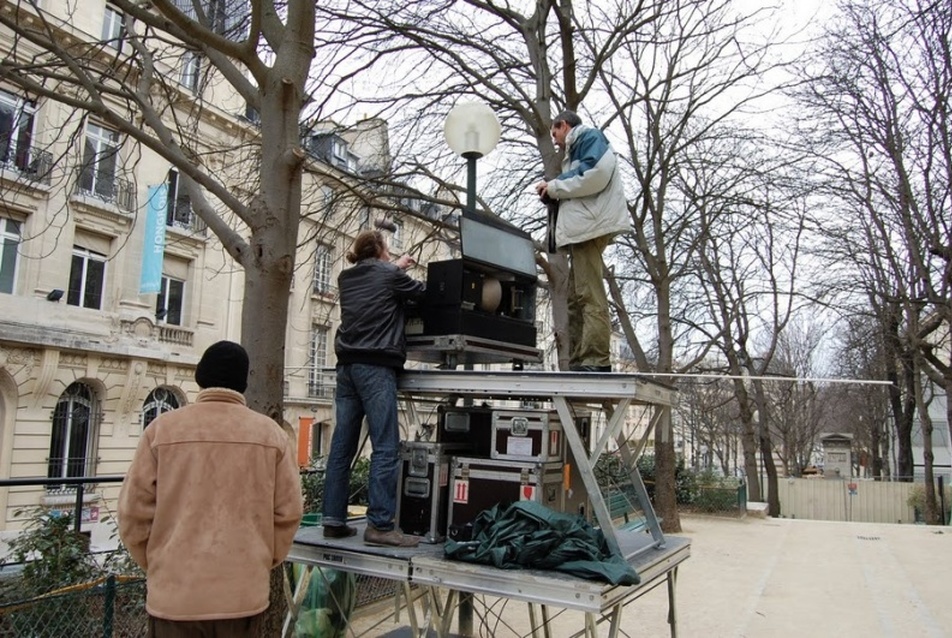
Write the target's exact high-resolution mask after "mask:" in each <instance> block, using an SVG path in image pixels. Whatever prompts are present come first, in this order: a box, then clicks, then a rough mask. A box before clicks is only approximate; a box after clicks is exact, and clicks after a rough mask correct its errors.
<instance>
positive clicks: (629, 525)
mask: <svg viewBox="0 0 952 638" xmlns="http://www.w3.org/2000/svg"><path fill="white" fill-rule="evenodd" d="M605 504H606V505H607V506H608V513H609V515H610V516H611V519H612V521H617V520H618V519H624V520H623V522H622V523H621V524H620V525H618V527H617V529H621V530H625V531H627V532H637V531H640V530H642V529H644V528H645V527H646V526H647V525H648V519H646V518H645V516H644V513H643V512H642V511H641V510H640V509H638V508H636V507H635V506H634V505H633V503H632V499H630V498H628V496H627V495H626V494H625V493H624V492H622V491H621V490H612V491H611V492H609V494H608V497H607V498H606V499H605ZM633 514H638V516H633Z"/></svg>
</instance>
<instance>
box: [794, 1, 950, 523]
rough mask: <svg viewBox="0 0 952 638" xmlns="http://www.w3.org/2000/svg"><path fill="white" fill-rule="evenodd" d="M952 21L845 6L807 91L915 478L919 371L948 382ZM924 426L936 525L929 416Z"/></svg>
mask: <svg viewBox="0 0 952 638" xmlns="http://www.w3.org/2000/svg"><path fill="white" fill-rule="evenodd" d="M950 25H952V8H950V7H949V6H948V5H947V4H946V3H927V2H920V1H918V0H908V1H904V2H898V3H891V4H882V3H871V2H862V1H857V2H848V3H845V4H844V5H843V6H842V16H841V18H840V20H839V22H838V23H837V24H836V25H835V26H834V27H832V28H831V29H830V30H829V33H828V34H827V36H826V37H825V38H824V41H823V46H822V47H821V48H820V51H819V53H818V57H817V59H816V61H815V63H814V65H813V66H812V67H811V70H810V72H809V73H808V80H809V83H808V85H807V86H806V90H805V91H804V92H803V94H802V95H803V98H804V104H806V105H808V106H809V107H810V108H811V111H810V112H811V114H815V116H816V117H817V121H818V123H819V125H820V126H821V127H822V129H821V130H820V131H817V133H816V135H815V136H814V138H813V141H814V143H815V144H817V147H818V148H822V149H823V154H824V155H825V156H826V158H827V160H828V161H827V167H828V169H827V170H828V175H829V179H830V184H831V186H832V187H833V188H834V192H835V193H836V194H837V195H838V196H839V198H840V201H841V202H842V203H843V207H842V209H843V210H844V211H846V213H847V214H848V215H850V216H851V217H852V218H853V219H855V221H856V222H858V225H859V228H860V229H861V235H860V237H861V239H862V247H863V250H862V251H860V252H859V253H858V254H855V255H853V257H854V259H855V262H854V263H856V264H857V265H858V267H859V268H860V270H861V272H862V273H863V275H864V277H863V281H864V282H865V284H866V287H865V289H860V290H858V291H857V292H858V293H860V294H864V295H866V296H868V297H869V303H870V304H871V305H872V307H873V308H874V309H875V310H876V314H877V317H878V318H879V322H878V325H880V326H881V327H882V335H883V340H884V342H885V345H886V348H887V351H888V352H891V353H892V361H893V362H895V363H894V364H893V366H894V367H893V370H892V371H891V372H890V373H889V375H890V376H889V378H891V379H892V380H894V381H895V382H896V385H895V387H894V389H893V400H892V401H893V406H894V407H893V410H894V415H895V418H896V424H897V433H898V441H897V443H898V448H899V449H898V453H899V454H898V456H899V465H898V468H897V471H898V473H899V474H900V475H906V476H910V477H911V475H912V473H913V472H912V471H913V466H912V455H911V443H910V433H911V429H912V422H913V416H912V415H913V410H918V411H919V413H920V414H922V413H923V412H924V411H926V410H927V406H926V405H924V404H923V403H922V396H923V395H922V393H921V381H920V375H923V374H924V375H928V377H929V378H930V379H931V380H932V381H933V382H934V383H937V384H939V385H941V386H944V388H945V392H946V395H947V396H948V394H949V393H950V390H952V385H950V383H949V381H950V380H952V376H950V375H949V366H948V358H945V357H941V356H936V352H937V349H938V348H947V347H948V345H947V344H948V342H947V339H945V334H946V333H945V331H947V329H948V326H949V325H950V320H952V277H950V273H952V251H950V250H949V246H952V221H950V218H949V215H948V210H949V207H950V196H952V191H950V186H949V185H950V183H952V179H950V178H952V152H950V148H952V142H950V137H952V136H950V133H952V131H950V125H949V122H950V118H949V115H950V111H949V101H948V95H949V92H950V88H952V65H950V61H952V55H950V44H949V39H948V37H947V34H948V32H949V28H950ZM857 217H858V219H857ZM833 225H834V226H836V224H833ZM851 225H854V226H855V224H851ZM838 230H840V234H841V236H842V235H845V233H846V232H848V230H849V229H847V228H842V229H838ZM854 236H855V233H854ZM947 417H948V415H947ZM920 423H921V427H922V434H923V448H924V457H925V458H924V461H925V466H924V472H925V479H926V501H927V507H926V510H927V511H926V516H927V520H930V521H932V520H934V518H935V517H934V514H935V511H936V508H935V506H934V487H933V480H932V479H933V469H932V463H931V457H932V450H931V420H929V419H927V418H925V417H924V416H923V417H921V418H920Z"/></svg>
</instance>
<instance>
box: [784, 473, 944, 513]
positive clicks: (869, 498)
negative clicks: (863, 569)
mask: <svg viewBox="0 0 952 638" xmlns="http://www.w3.org/2000/svg"><path fill="white" fill-rule="evenodd" d="M936 492H937V494H938V495H940V502H939V507H940V508H943V509H944V511H945V514H944V517H943V519H942V520H943V521H944V522H948V520H949V505H950V503H949V501H950V490H949V488H948V486H942V483H941V482H940V484H939V486H937V488H936ZM922 494H924V488H923V484H922V483H921V482H918V483H912V482H900V481H891V482H887V481H874V480H871V479H856V478H850V479H819V478H816V479H804V478H782V479H780V480H778V481H777V496H778V498H779V500H780V515H781V516H782V517H783V518H806V519H811V520H821V521H857V522H866V523H917V522H921V520H922V511H921V507H919V506H917V505H916V503H917V501H918V500H921V498H922V496H921V495H922ZM917 495H918V496H917Z"/></svg>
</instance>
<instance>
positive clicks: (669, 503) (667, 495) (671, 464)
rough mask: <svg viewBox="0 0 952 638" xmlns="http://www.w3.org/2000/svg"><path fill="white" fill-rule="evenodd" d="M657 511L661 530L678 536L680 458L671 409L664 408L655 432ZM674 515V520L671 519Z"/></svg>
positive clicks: (679, 527)
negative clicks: (676, 450) (676, 448)
mask: <svg viewBox="0 0 952 638" xmlns="http://www.w3.org/2000/svg"><path fill="white" fill-rule="evenodd" d="M654 451H655V489H654V496H655V510H656V514H657V515H658V517H659V518H661V519H662V520H661V529H662V531H664V532H665V533H670V534H677V533H678V532H680V531H681V519H680V517H679V516H678V490H677V467H678V458H677V455H676V454H675V450H674V431H673V430H672V428H671V408H670V407H665V408H662V412H661V418H660V419H659V420H658V429H657V430H656V431H655V449H654ZM672 513H673V520H672V518H671V516H672Z"/></svg>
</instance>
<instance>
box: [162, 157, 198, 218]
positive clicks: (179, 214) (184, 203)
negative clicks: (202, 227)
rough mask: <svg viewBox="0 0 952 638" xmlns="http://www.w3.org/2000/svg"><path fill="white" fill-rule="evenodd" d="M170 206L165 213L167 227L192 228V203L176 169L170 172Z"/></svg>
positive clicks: (167, 206)
mask: <svg viewBox="0 0 952 638" xmlns="http://www.w3.org/2000/svg"><path fill="white" fill-rule="evenodd" d="M166 183H167V184H168V204H167V205H166V212H165V225H166V226H172V227H174V228H188V229H190V228H191V227H192V201H191V200H190V199H189V197H188V193H187V192H186V191H185V186H184V184H182V183H181V179H180V176H179V173H178V171H177V170H175V169H174V168H173V169H171V170H169V176H168V180H167V182H166Z"/></svg>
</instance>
